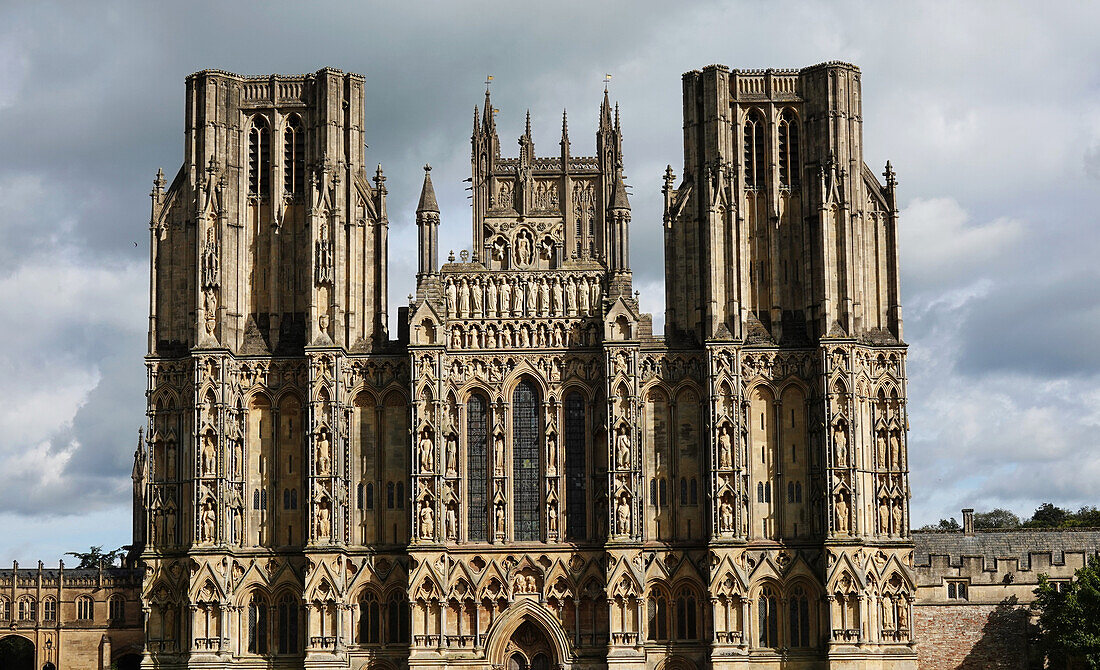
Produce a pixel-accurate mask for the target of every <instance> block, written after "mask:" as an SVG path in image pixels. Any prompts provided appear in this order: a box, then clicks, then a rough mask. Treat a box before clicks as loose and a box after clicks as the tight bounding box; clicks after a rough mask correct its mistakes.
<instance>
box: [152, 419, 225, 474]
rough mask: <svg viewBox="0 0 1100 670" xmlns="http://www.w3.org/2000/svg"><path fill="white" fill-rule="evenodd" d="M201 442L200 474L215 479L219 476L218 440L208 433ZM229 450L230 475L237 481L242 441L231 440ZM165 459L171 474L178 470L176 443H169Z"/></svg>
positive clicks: (204, 434) (211, 433)
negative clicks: (214, 477)
mask: <svg viewBox="0 0 1100 670" xmlns="http://www.w3.org/2000/svg"><path fill="white" fill-rule="evenodd" d="M200 442H201V446H200V447H199V472H200V473H201V475H202V476H204V477H213V476H215V475H216V474H217V464H218V439H217V437H216V436H215V435H214V433H213V432H212V431H207V432H205V433H203V435H202V438H201V440H200ZM229 449H230V458H229V468H228V470H229V472H228V475H229V477H231V478H232V479H237V478H238V477H240V476H241V460H242V448H241V441H240V440H239V439H236V440H234V439H231V440H229ZM165 457H166V461H167V463H166V465H167V470H168V473H169V474H171V473H173V472H174V471H175V468H176V449H175V442H169V443H168V447H167V449H166V454H165Z"/></svg>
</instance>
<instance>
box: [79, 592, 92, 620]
mask: <svg viewBox="0 0 1100 670" xmlns="http://www.w3.org/2000/svg"><path fill="white" fill-rule="evenodd" d="M93 608H94V603H93V602H92V599H91V597H90V596H80V597H79V598H77V599H76V618H77V620H79V621H91V620H92V610H93Z"/></svg>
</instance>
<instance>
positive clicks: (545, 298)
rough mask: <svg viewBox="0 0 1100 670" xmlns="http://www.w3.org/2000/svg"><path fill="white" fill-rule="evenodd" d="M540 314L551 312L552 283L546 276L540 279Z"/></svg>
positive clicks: (544, 314)
mask: <svg viewBox="0 0 1100 670" xmlns="http://www.w3.org/2000/svg"><path fill="white" fill-rule="evenodd" d="M539 314H540V315H542V316H547V315H549V314H550V285H549V282H548V281H547V280H546V278H545V277H544V278H542V279H539Z"/></svg>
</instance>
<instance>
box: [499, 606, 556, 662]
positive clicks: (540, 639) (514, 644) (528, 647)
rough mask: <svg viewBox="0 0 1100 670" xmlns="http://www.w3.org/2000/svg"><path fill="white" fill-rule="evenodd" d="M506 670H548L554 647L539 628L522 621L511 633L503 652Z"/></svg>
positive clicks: (532, 623) (534, 624) (529, 622)
mask: <svg viewBox="0 0 1100 670" xmlns="http://www.w3.org/2000/svg"><path fill="white" fill-rule="evenodd" d="M505 658H506V659H508V660H507V668H508V670H550V668H551V666H552V665H553V658H554V647H553V646H552V645H551V644H550V638H549V637H547V635H546V631H544V630H543V629H542V627H541V626H539V625H538V624H536V623H535V622H533V621H531V620H530V619H528V620H526V621H524V622H523V623H521V624H520V625H519V627H518V628H516V632H514V633H512V637H511V639H509V640H508V647H507V650H506V651H505Z"/></svg>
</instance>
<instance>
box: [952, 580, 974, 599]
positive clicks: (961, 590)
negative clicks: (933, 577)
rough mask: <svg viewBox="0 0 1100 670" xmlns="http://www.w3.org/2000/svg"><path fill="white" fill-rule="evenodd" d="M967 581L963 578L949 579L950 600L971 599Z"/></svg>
mask: <svg viewBox="0 0 1100 670" xmlns="http://www.w3.org/2000/svg"><path fill="white" fill-rule="evenodd" d="M968 590H969V589H968V587H967V583H966V582H965V581H962V580H949V581H948V582H947V599H948V600H969V598H968V594H967V591H968Z"/></svg>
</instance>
